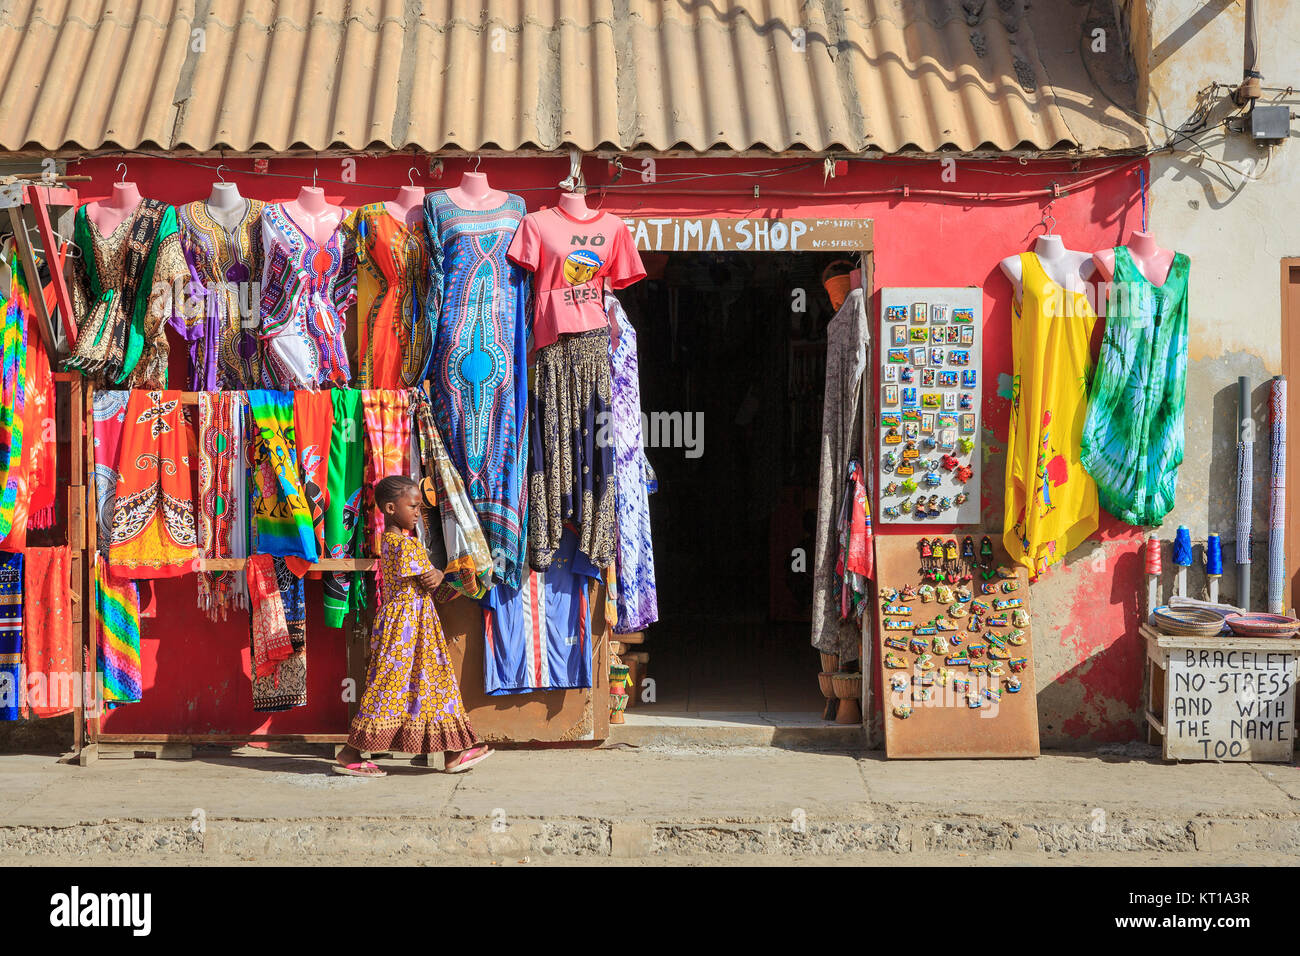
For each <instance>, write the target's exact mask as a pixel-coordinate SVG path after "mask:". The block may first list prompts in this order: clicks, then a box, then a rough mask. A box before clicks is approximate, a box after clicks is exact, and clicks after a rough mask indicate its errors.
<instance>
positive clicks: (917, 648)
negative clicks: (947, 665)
mask: <svg viewBox="0 0 1300 956" xmlns="http://www.w3.org/2000/svg"><path fill="white" fill-rule="evenodd" d="M907 644H908V648H909V649H910V650H911V652H912V653H913V654H924V653H925V652H926V651H928V650H929V649H930V642H929V641H923V640H921V639H920V638H918V637H913V638H912V639H911V640H910V641H908V642H907Z"/></svg>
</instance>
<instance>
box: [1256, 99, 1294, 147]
mask: <svg viewBox="0 0 1300 956" xmlns="http://www.w3.org/2000/svg"><path fill="white" fill-rule="evenodd" d="M1290 135H1291V107H1289V106H1260V105H1259V104H1258V103H1257V104H1255V106H1254V107H1253V108H1252V109H1251V111H1250V138H1251V139H1253V140H1254V141H1255V142H1257V143H1268V142H1274V141H1277V140H1283V139H1286V138H1287V137H1288V136H1290Z"/></svg>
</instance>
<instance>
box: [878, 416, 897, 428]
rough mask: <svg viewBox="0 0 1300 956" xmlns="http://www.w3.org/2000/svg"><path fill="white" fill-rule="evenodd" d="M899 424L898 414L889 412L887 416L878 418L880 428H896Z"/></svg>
mask: <svg viewBox="0 0 1300 956" xmlns="http://www.w3.org/2000/svg"><path fill="white" fill-rule="evenodd" d="M899 424H900V422H899V420H898V412H891V413H889V414H886V415H881V416H880V427H881V428H897V427H899Z"/></svg>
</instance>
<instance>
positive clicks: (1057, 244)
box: [998, 235, 1096, 301]
mask: <svg viewBox="0 0 1300 956" xmlns="http://www.w3.org/2000/svg"><path fill="white" fill-rule="evenodd" d="M1033 251H1034V253H1035V254H1036V255H1037V256H1038V261H1039V262H1040V263H1041V264H1042V266H1043V271H1044V272H1046V273H1047V277H1048V278H1049V279H1051V280H1052V281H1053V282H1055V283H1056V284H1057V285H1059V286H1060V287H1061V288H1063V289H1065V290H1066V291H1068V292H1083V291H1085V289H1086V285H1087V282H1088V279H1089V278H1090V277H1091V276H1092V274H1093V271H1094V270H1095V269H1096V266H1095V265H1094V263H1093V256H1092V255H1091V254H1090V253H1087V252H1076V251H1075V250H1073V249H1067V248H1065V243H1063V242H1062V241H1061V237H1060V236H1051V235H1048V236H1039V237H1038V239H1037V240H1035V242H1034V250H1033ZM998 266H999V268H1001V269H1002V272H1003V273H1004V274H1005V275H1006V277H1007V278H1008V279H1010V280H1011V287H1012V288H1013V289H1014V290H1015V296H1016V301H1020V300H1021V298H1022V293H1023V292H1024V276H1023V275H1022V273H1021V263H1020V256H1019V255H1014V256H1007V257H1006V258H1005V259H1003V260H1002V261H1001V262H1000V263H998Z"/></svg>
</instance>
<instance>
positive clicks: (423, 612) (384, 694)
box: [334, 476, 493, 777]
mask: <svg viewBox="0 0 1300 956" xmlns="http://www.w3.org/2000/svg"><path fill="white" fill-rule="evenodd" d="M375 504H376V505H377V506H378V508H379V510H380V511H381V512H382V513H383V515H384V535H383V546H382V556H381V562H380V563H381V572H382V574H383V584H384V595H383V596H384V601H383V603H382V604H381V605H380V607H379V613H378V614H376V615H375V627H374V639H373V641H372V643H371V647H370V668H369V672H368V674H367V675H366V691H365V694H364V695H363V696H362V698H361V706H360V707H359V708H358V709H357V715H356V717H354V718H353V719H352V728H351V732H350V733H349V734H348V745H347V746H346V747H344V748H343V749H342V750H341V751H340V752H339V756H338V762H337V763H336V764H335V765H334V770H335V772H337V773H342V774H350V775H352V776H356V777H383V776H386V773H385V772H384V771H383V770H380V769H379V768H378V767H377V766H375V764H373V763H371V762H370V761H368V760H366V761H363V760H362V759H361V751H363V750H365V751H369V752H371V753H381V752H384V751H388V750H396V751H398V752H399V753H417V754H420V753H422V754H432V753H434V752H436V751H439V750H441V751H443V753H444V765H443V766H444V769H445V770H446V771H447V772H448V773H461V772H463V771H465V770H468V769H469V768H470V767H473V766H474V765H475V764H477V763H480V762H481V761H483V760H485V759H486V758H487V757H489V756H491V754H492V752H493V751H492V749H491V748H490V747H488V746H487V745H486V744H482V743H479V740H478V737H477V736H476V735H475V733H474V729H473V728H472V727H470V724H469V717H467V716H466V714H465V705H464V703H463V702H462V701H461V698H460V687H459V686H458V685H457V683H456V674H455V671H453V670H452V666H451V659H450V658H449V657H448V656H447V641H446V638H445V637H444V636H443V633H442V624H441V622H440V621H439V620H438V612H437V610H436V609H435V608H434V606H433V592H434V589H435V588H437V586H438V584H439V583H440V582H441V581H442V572H441V571H439V570H437V569H436V568H434V566H433V564H432V562H430V561H429V556H428V554H426V553H425V550H424V547H423V546H422V545H421V544H420V542H419V541H417V540H416V538H415V536H414V534H413V532H414V530H415V523H416V521H418V520H419V518H420V497H419V486H418V485H417V484H416V483H415V482H414V481H413V480H411V479H410V478H405V477H400V476H393V477H390V478H385V479H384V480H383V481H381V482H379V483H378V484H377V485H375Z"/></svg>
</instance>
